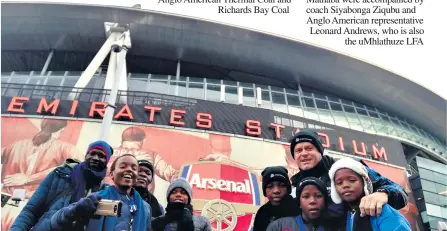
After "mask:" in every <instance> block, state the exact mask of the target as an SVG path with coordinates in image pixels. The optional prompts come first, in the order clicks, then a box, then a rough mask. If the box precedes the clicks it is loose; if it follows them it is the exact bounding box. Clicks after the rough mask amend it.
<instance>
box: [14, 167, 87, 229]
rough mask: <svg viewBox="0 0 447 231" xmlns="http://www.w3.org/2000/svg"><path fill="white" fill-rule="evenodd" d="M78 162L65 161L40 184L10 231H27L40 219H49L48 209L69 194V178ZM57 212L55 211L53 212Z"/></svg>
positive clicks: (70, 189)
mask: <svg viewBox="0 0 447 231" xmlns="http://www.w3.org/2000/svg"><path fill="white" fill-rule="evenodd" d="M77 164H79V162H78V161H76V160H73V159H67V160H66V162H65V164H64V165H62V166H59V167H57V168H56V169H54V170H53V171H52V172H51V173H50V174H48V176H47V177H45V179H44V180H43V181H42V182H41V183H40V185H39V187H38V188H37V190H36V191H35V192H34V194H33V196H32V197H31V198H30V200H29V201H28V203H27V204H26V205H25V207H24V208H23V209H22V211H21V212H20V214H19V216H18V217H17V218H16V219H15V221H14V223H13V224H12V226H11V228H10V229H9V230H10V231H28V230H30V229H31V228H32V227H33V226H34V225H36V223H37V222H38V221H39V220H40V219H44V218H46V217H51V214H49V213H51V211H50V208H52V207H54V206H55V202H56V201H58V200H59V199H60V198H62V197H63V196H64V195H66V194H71V192H72V191H73V190H72V187H71V183H70V176H71V173H72V172H73V167H74V166H75V165H77ZM54 211H57V210H54Z"/></svg>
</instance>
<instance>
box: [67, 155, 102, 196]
mask: <svg viewBox="0 0 447 231" xmlns="http://www.w3.org/2000/svg"><path fill="white" fill-rule="evenodd" d="M106 172H107V169H104V170H102V171H95V170H92V169H90V168H89V167H88V164H87V163H86V162H81V163H80V164H78V165H76V166H75V167H74V168H73V173H72V174H71V183H72V186H73V189H74V191H73V197H72V202H77V201H79V200H80V199H81V198H83V197H85V196H86V189H92V191H94V189H99V187H100V185H101V181H102V180H103V179H104V177H105V176H106Z"/></svg>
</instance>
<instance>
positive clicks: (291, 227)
mask: <svg viewBox="0 0 447 231" xmlns="http://www.w3.org/2000/svg"><path fill="white" fill-rule="evenodd" d="M296 198H297V200H296V202H295V203H296V204H297V205H298V206H299V208H300V209H301V214H300V215H298V216H290V217H285V218H281V219H278V220H276V221H274V222H272V223H271V224H270V225H269V226H268V227H267V229H266V230H267V231H283V230H288V231H308V230H316V231H328V230H337V229H336V227H332V226H333V224H329V223H327V222H325V219H324V218H325V214H326V212H327V205H328V202H329V196H328V193H327V189H326V185H325V184H324V182H323V181H321V180H320V179H318V178H315V177H307V178H304V179H303V180H302V181H301V182H300V184H299V186H298V187H297V190H296Z"/></svg>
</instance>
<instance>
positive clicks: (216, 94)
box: [206, 84, 220, 102]
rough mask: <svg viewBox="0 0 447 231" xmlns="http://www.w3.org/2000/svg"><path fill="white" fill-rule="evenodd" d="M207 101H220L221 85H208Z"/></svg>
mask: <svg viewBox="0 0 447 231" xmlns="http://www.w3.org/2000/svg"><path fill="white" fill-rule="evenodd" d="M206 100H210V101H216V102H219V101H220V85H215V84H207V86H206Z"/></svg>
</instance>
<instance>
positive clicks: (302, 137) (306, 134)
mask: <svg viewBox="0 0 447 231" xmlns="http://www.w3.org/2000/svg"><path fill="white" fill-rule="evenodd" d="M301 142H310V143H312V144H313V145H314V146H315V147H316V148H317V150H318V151H319V152H320V153H321V155H323V154H324V148H323V144H321V140H320V136H319V135H318V133H316V132H314V131H312V130H308V129H303V130H301V131H300V132H298V133H297V134H295V136H294V137H293V138H292V140H291V141H290V154H291V155H292V157H293V159H295V145H296V144H298V143H301Z"/></svg>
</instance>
